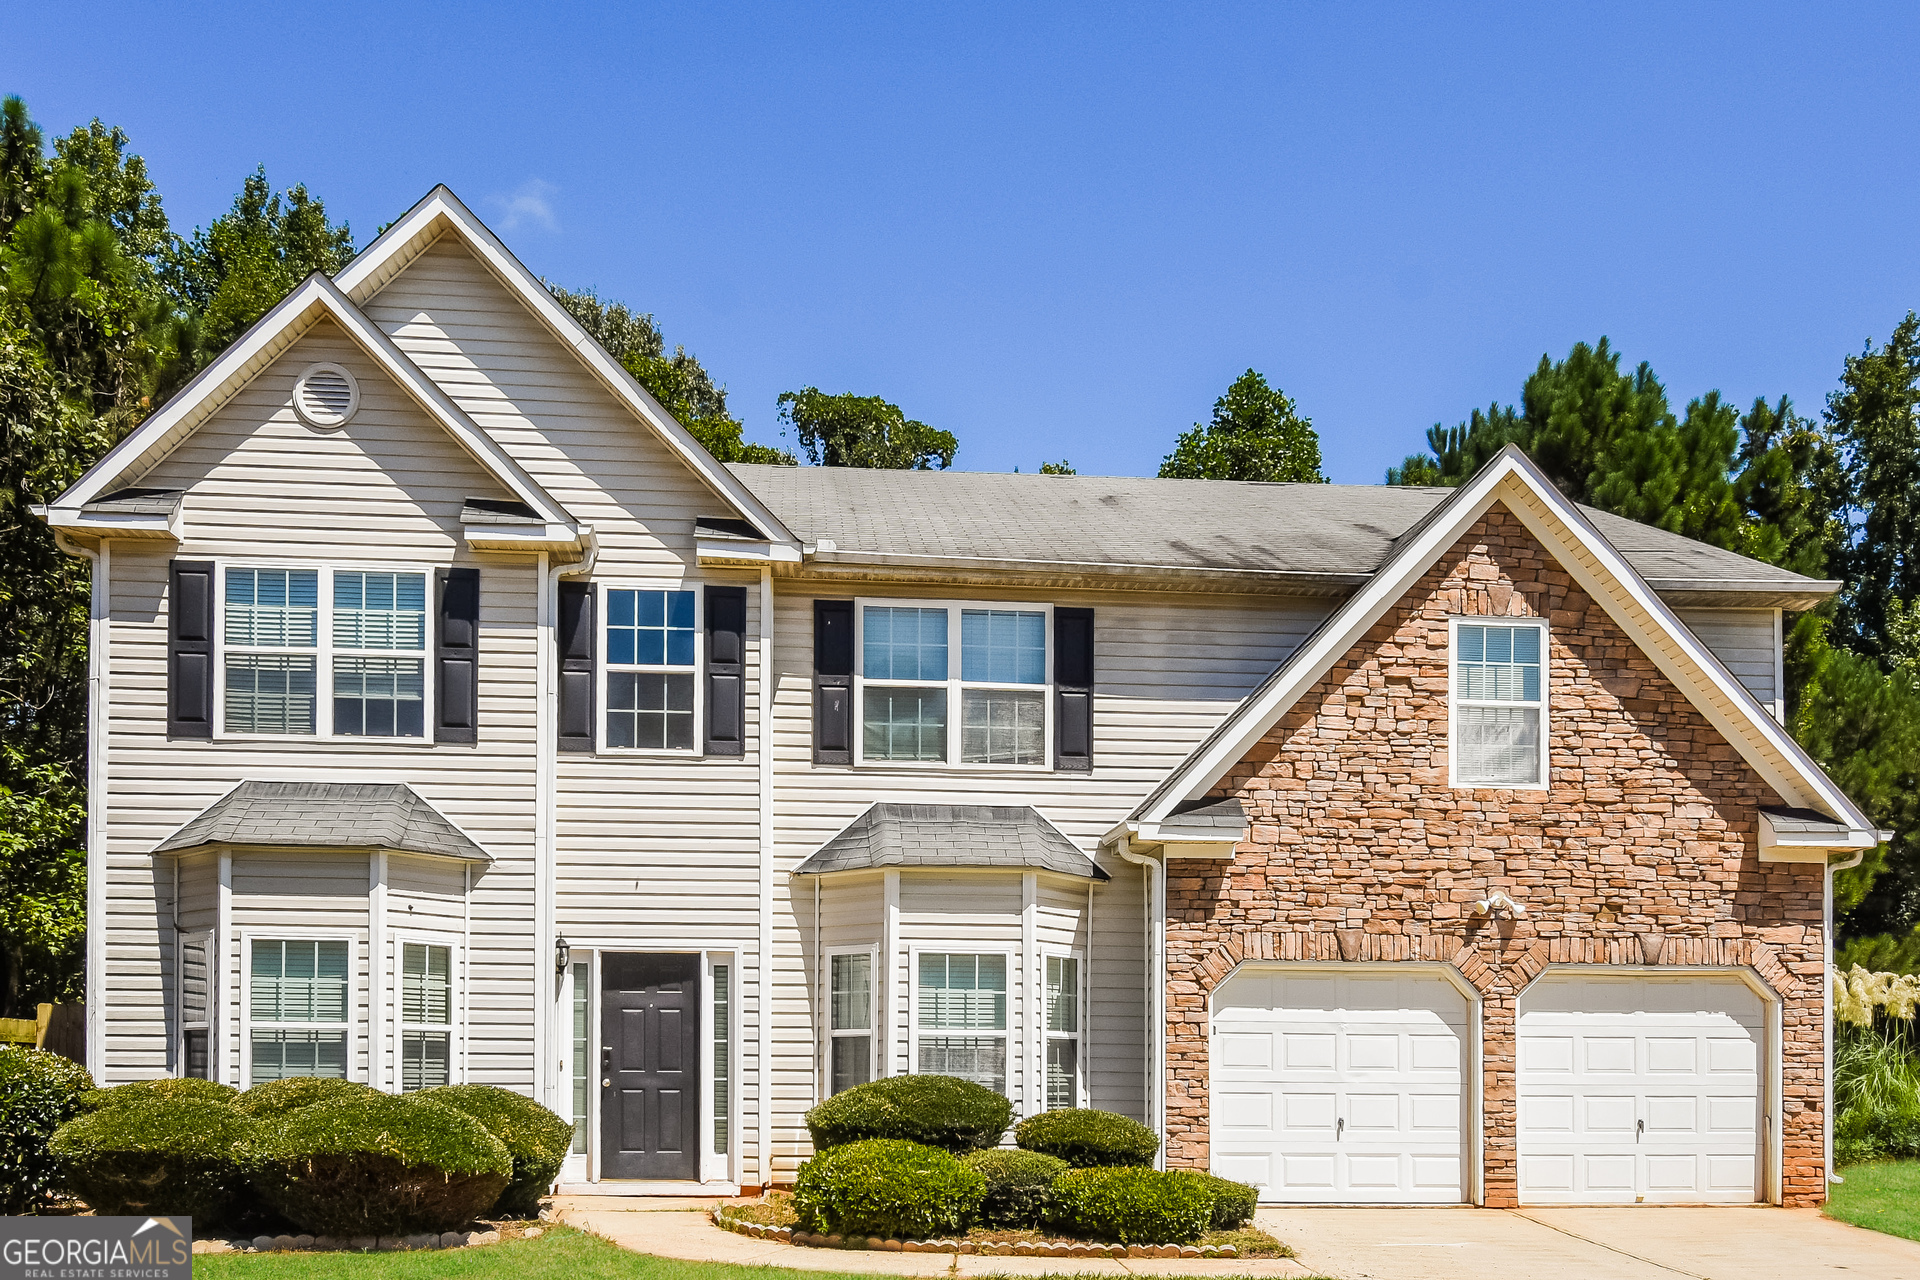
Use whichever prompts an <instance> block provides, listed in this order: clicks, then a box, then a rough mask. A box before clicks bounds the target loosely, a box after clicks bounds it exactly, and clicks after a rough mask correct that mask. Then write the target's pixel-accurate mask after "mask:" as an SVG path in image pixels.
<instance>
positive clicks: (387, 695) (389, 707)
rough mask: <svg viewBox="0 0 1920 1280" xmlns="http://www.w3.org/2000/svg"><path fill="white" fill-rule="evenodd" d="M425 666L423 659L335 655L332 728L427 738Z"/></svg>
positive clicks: (376, 735)
mask: <svg viewBox="0 0 1920 1280" xmlns="http://www.w3.org/2000/svg"><path fill="white" fill-rule="evenodd" d="M422 665H423V664H422V660H421V659H419V658H356V657H344V656H343V657H338V658H335V659H334V660H333V731H334V732H335V733H341V734H347V735H349V736H353V737H361V736H364V737H369V738H419V737H424V736H425V734H426V706H427V704H426V676H425V673H424V671H423V670H422Z"/></svg>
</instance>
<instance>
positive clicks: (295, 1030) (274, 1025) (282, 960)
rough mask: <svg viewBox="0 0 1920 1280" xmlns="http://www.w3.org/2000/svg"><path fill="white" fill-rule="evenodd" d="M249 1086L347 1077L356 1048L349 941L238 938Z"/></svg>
mask: <svg viewBox="0 0 1920 1280" xmlns="http://www.w3.org/2000/svg"><path fill="white" fill-rule="evenodd" d="M243 942H244V945H245V948H246V957H247V962H246V966H245V968H244V969H243V970H242V972H243V974H244V976H245V979H246V992H245V995H244V999H243V1003H242V1006H241V1008H242V1015H243V1021H244V1023H245V1026H244V1029H243V1035H244V1037H245V1044H246V1049H247V1084H248V1085H256V1084H263V1083H265V1082H266V1081H268V1080H280V1079H283V1078H285V1077H287V1076H322V1077H331V1078H333V1079H337V1080H345V1079H347V1078H348V1067H349V1063H350V1061H351V1058H352V1053H353V943H352V941H351V940H349V939H346V938H329V937H314V936H307V937H264V936H263V937H254V936H248V937H246V938H245V939H243Z"/></svg>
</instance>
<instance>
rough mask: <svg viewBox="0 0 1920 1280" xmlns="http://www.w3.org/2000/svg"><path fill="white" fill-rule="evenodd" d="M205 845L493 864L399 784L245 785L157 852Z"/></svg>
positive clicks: (457, 829)
mask: <svg viewBox="0 0 1920 1280" xmlns="http://www.w3.org/2000/svg"><path fill="white" fill-rule="evenodd" d="M203 845H270V846H276V847H281V848H285V847H289V846H291V847H295V848H309V849H389V850H393V851H396V852H399V853H420V854H427V855H429V856H432V857H438V858H458V859H460V860H461V861H463V862H492V861H493V859H492V858H491V857H490V856H489V855H488V854H487V851H486V850H485V849H482V848H481V847H480V846H479V845H477V844H475V843H474V842H473V841H472V840H470V839H468V838H467V836H466V834H465V833H463V832H462V831H461V830H460V829H459V828H458V827H456V826H454V825H453V824H452V823H451V822H448V821H447V820H446V818H444V817H442V816H441V814H440V812H439V810H437V809H435V808H434V807H433V806H432V805H430V804H428V803H427V802H426V801H425V800H422V799H421V798H420V797H419V796H418V795H417V794H415V793H414V790H413V788H411V787H409V786H406V785H405V784H404V783H398V782H243V783H241V784H240V785H239V786H237V787H235V788H234V789H233V790H232V791H229V792H228V793H227V794H226V795H225V796H223V797H221V798H220V799H219V800H217V801H215V802H214V804H213V805H212V806H211V807H210V808H208V809H207V811H206V812H204V813H202V814H200V815H199V816H198V817H196V818H194V819H193V820H192V821H190V822H188V823H187V824H186V825H185V826H183V827H181V828H180V829H179V830H178V831H176V832H174V833H173V834H172V835H170V836H168V837H167V838H166V839H165V840H162V841H161V842H160V844H159V845H158V846H157V847H156V848H155V849H154V852H155V853H177V852H179V851H181V850H183V849H195V848H199V847H201V846H203Z"/></svg>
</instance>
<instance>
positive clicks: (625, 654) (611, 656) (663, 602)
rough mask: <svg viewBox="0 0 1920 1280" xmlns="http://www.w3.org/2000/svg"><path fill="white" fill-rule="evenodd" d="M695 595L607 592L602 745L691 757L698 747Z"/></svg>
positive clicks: (634, 590) (621, 589)
mask: <svg viewBox="0 0 1920 1280" xmlns="http://www.w3.org/2000/svg"><path fill="white" fill-rule="evenodd" d="M699 612H700V610H699V594H698V593H697V592H695V591H693V590H690V589H660V588H642V587H609V588H607V591H606V608H605V614H606V621H605V623H604V626H603V630H604V636H605V641H606V644H605V646H604V647H603V648H602V649H601V652H602V653H604V654H605V655H606V661H605V662H604V663H603V664H602V673H601V682H602V689H601V694H602V696H601V700H600V704H601V706H603V707H604V708H605V711H604V712H603V713H602V717H603V718H602V726H603V727H602V735H601V745H602V747H603V748H604V749H606V750H610V751H671V752H692V751H694V750H695V744H696V743H698V742H699V741H700V725H699V699H698V698H697V697H696V696H695V694H696V692H697V690H698V688H699V674H700V673H699V665H700V645H699V643H698V641H699V636H700V628H699Z"/></svg>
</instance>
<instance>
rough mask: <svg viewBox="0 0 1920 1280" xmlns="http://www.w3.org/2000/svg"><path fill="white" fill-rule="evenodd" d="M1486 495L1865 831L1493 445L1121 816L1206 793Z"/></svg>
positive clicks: (1720, 720) (1144, 817) (1150, 816)
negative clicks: (1486, 457)
mask: <svg viewBox="0 0 1920 1280" xmlns="http://www.w3.org/2000/svg"><path fill="white" fill-rule="evenodd" d="M1496 503H1499V504H1503V505H1504V506H1505V507H1506V508H1507V509H1508V510H1509V511H1511V512H1512V513H1513V515H1514V516H1515V517H1516V518H1518V519H1519V521H1520V522H1521V523H1522V524H1523V525H1524V526H1525V527H1526V529H1527V531H1528V532H1529V533H1530V534H1532V536H1533V537H1534V538H1535V539H1537V540H1538V541H1539V542H1540V543H1541V545H1542V546H1544V547H1545V548H1546V549H1547V550H1548V552H1549V553H1551V554H1552V555H1553V556H1554V557H1555V558H1556V559H1557V560H1558V561H1559V562H1560V565H1561V567H1562V568H1563V569H1564V570H1565V571H1566V572H1567V573H1568V574H1569V575H1570V576H1571V577H1572V578H1573V580H1574V581H1575V583H1577V584H1578V585H1579V586H1580V588H1581V589H1582V590H1584V591H1585V592H1586V593H1587V594H1588V595H1589V596H1590V597H1592V598H1593V599H1594V600H1595V601H1596V602H1597V603H1598V604H1599V605H1600V607H1601V608H1602V609H1604V610H1605V611H1606V613H1607V614H1608V616H1609V617H1611V618H1612V619H1613V621H1614V622H1615V623H1616V624H1617V625H1618V626H1619V627H1620V628H1621V630H1622V631H1624V632H1625V633H1626V634H1627V636H1628V638H1629V639H1631V640H1632V641H1633V642H1634V644H1636V645H1637V646H1638V647H1639V648H1640V649H1641V650H1642V651H1643V652H1644V653H1645V654H1646V655H1647V656H1648V658H1649V659H1650V660H1651V661H1652V662H1653V663H1654V665H1655V666H1656V667H1658V668H1659V669H1660V671H1661V673H1662V674H1663V675H1665V676H1666V677H1667V679H1669V680H1670V681H1672V682H1673V684H1674V685H1675V686H1676V687H1677V688H1679V689H1680V691H1681V692H1682V693H1683V694H1684V695H1685V696H1686V698H1687V699H1688V701H1689V702H1691V703H1692V704H1693V706H1694V707H1695V708H1697V709H1698V710H1699V711H1700V713H1701V714H1702V715H1703V716H1705V717H1706V719H1707V721H1708V722H1709V723H1710V724H1712V725H1713V727H1714V729H1715V730H1716V731H1717V732H1718V733H1719V734H1720V735H1721V736H1722V737H1723V738H1725V739H1726V741H1727V742H1728V743H1730V744H1731V745H1732V746H1733V747H1734V749H1735V750H1737V751H1738V752H1739V753H1740V754H1741V756H1742V758H1743V759H1745V760H1746V761H1747V763H1748V764H1749V765H1750V766H1751V767H1752V768H1753V769H1754V771H1755V772H1756V773H1757V774H1759V775H1760V777H1761V778H1762V779H1763V780H1765V781H1766V783H1767V784H1768V785H1769V786H1771V787H1772V788H1773V789H1774V790H1775V791H1776V792H1778V793H1779V794H1780V795H1781V796H1782V797H1783V798H1784V799H1785V800H1786V802H1787V803H1788V804H1790V805H1793V806H1797V807H1804V808H1809V809H1815V810H1818V811H1821V812H1824V813H1829V814H1832V815H1834V816H1835V817H1837V818H1838V819H1839V820H1840V821H1841V822H1843V823H1845V824H1846V825H1847V826H1848V827H1849V828H1850V829H1852V830H1855V831H1861V832H1871V830H1872V824H1871V823H1870V822H1868V821H1867V819H1866V816H1865V815H1864V814H1862V813H1861V812H1860V811H1859V809H1858V808H1856V807H1855V806H1854V804H1853V802H1852V801H1850V800H1849V799H1848V798H1847V797H1846V795H1845V793H1843V792H1842V791H1841V790H1840V788H1839V787H1838V786H1836V785H1835V784H1834V782H1833V780H1832V779H1830V778H1828V777H1827V776H1826V774H1825V773H1824V772H1822V771H1821V769H1820V767H1819V766H1818V765H1817V764H1815V763H1814V761H1813V759H1812V758H1811V757H1810V756H1808V755H1807V754H1806V752H1805V750H1804V749H1802V748H1801V746H1800V745H1799V744H1798V743H1796V742H1795V741H1794V740H1793V738H1792V736H1791V735H1790V734H1788V732H1787V730H1786V728H1785V726H1783V725H1781V724H1780V723H1779V722H1778V721H1776V720H1774V718H1773V717H1772V715H1771V714H1770V713H1769V712H1768V711H1767V710H1766V709H1765V708H1763V707H1762V706H1761V705H1760V704H1759V703H1758V702H1757V701H1755V699H1754V697H1753V695H1752V694H1750V693H1748V692H1747V691H1746V689H1745V688H1743V687H1742V686H1741V685H1740V683H1739V681H1738V680H1736V679H1735V678H1734V677H1733V676H1732V674H1730V673H1729V672H1728V671H1727V670H1726V668H1725V667H1723V666H1722V665H1721V664H1720V662H1719V660H1718V659H1717V658H1715V657H1714V656H1713V654H1712V653H1711V652H1710V651H1709V650H1708V649H1707V647H1706V646H1705V645H1704V644H1702V643H1701V642H1700V641H1699V640H1698V639H1697V638H1696V637H1695V636H1694V635H1693V633H1692V632H1691V631H1689V630H1688V629H1687V627H1686V626H1685V624H1683V623H1682V622H1681V621H1680V620H1679V619H1678V618H1677V617H1676V616H1675V615H1674V613H1673V611H1672V610H1671V609H1670V608H1669V607H1668V606H1667V604H1666V603H1665V602H1664V601H1663V600H1662V599H1661V598H1660V596H1659V595H1657V594H1656V593H1655V592H1654V590H1653V588H1652V587H1650V586H1649V585H1648V583H1647V582H1646V580H1645V579H1644V578H1642V577H1641V576H1640V575H1639V574H1638V573H1637V572H1635V570H1634V568H1633V566H1632V565H1631V564H1630V563H1628V561H1627V559H1626V557H1625V556H1624V555H1622V554H1621V552H1620V551H1619V550H1618V549H1617V548H1615V547H1614V546H1613V545H1612V544H1611V543H1610V542H1608V541H1607V539H1606V538H1604V537H1602V536H1601V534H1600V532H1599V531H1598V530H1597V529H1596V528H1595V527H1594V525H1593V523H1592V522H1590V521H1589V520H1588V519H1587V518H1586V517H1585V515H1584V514H1582V512H1581V510H1580V509H1579V508H1578V507H1576V506H1575V505H1574V504H1573V503H1571V502H1569V501H1568V500H1567V499H1566V498H1565V496H1564V495H1562V494H1561V493H1560V492H1559V491H1558V490H1557V489H1555V488H1554V487H1553V485H1552V483H1551V482H1550V481H1548V480H1547V478H1546V476H1545V475H1543V474H1542V473H1541V472H1540V471H1539V470H1538V468H1536V467H1535V466H1534V465H1533V463H1532V462H1531V461H1529V460H1528V459H1527V457H1526V455H1525V454H1523V453H1521V452H1520V450H1519V449H1517V448H1515V447H1513V446H1508V447H1507V448H1505V449H1503V450H1501V452H1500V453H1499V454H1498V455H1496V456H1495V457H1494V459H1493V460H1492V461H1490V462H1489V463H1488V464H1487V465H1486V466H1485V467H1484V468H1482V469H1481V471H1480V472H1479V474H1477V475H1476V476H1474V477H1473V479H1471V480H1470V481H1468V482H1467V483H1466V484H1464V485H1462V486H1461V487H1460V488H1458V489H1456V490H1455V491H1454V492H1453V494H1452V495H1451V496H1450V497H1449V498H1447V499H1446V500H1445V501H1444V502H1442V503H1441V504H1440V505H1439V506H1437V507H1435V508H1434V509H1433V511H1431V512H1430V513H1428V515H1427V516H1426V518H1425V519H1423V520H1422V521H1420V522H1419V523H1418V524H1416V525H1415V526H1414V527H1413V528H1411V529H1409V530H1407V532H1406V533H1404V534H1403V535H1401V537H1400V538H1399V539H1398V540H1397V541H1396V542H1395V544H1394V548H1393V551H1392V552H1391V553H1390V554H1389V555H1388V557H1387V559H1386V561H1385V563H1383V564H1382V565H1381V566H1380V568H1379V570H1378V571H1377V572H1376V573H1375V575H1374V576H1373V578H1372V579H1371V580H1370V581H1369V582H1368V583H1367V585H1366V586H1365V587H1363V588H1361V589H1360V590H1359V591H1357V592H1355V593H1354V594H1353V595H1352V596H1350V597H1349V598H1348V599H1347V600H1346V602H1345V603H1344V604H1342V606H1341V607H1340V608H1339V609H1337V610H1336V611H1335V612H1334V613H1333V614H1332V615H1331V616H1330V617H1329V618H1328V619H1327V620H1326V622H1324V623H1323V624H1321V626H1320V628H1319V629H1318V630H1317V631H1315V632H1314V633H1313V635H1311V636H1310V637H1308V639H1307V641H1306V642H1305V643H1304V644H1302V645H1301V646H1300V648H1299V649H1297V650H1296V651H1295V652H1294V654H1293V656H1292V657H1290V658H1289V659H1288V660H1287V661H1286V662H1284V663H1282V664H1281V665H1280V667H1279V668H1278V669H1276V670H1275V671H1274V672H1273V674H1272V675H1270V676H1269V677H1268V678H1267V679H1266V681H1265V682H1264V683H1263V684H1261V686H1260V687H1259V688H1258V689H1256V690H1254V692H1253V693H1252V694H1251V695H1249V696H1248V698H1247V699H1246V701H1244V702H1243V703H1241V705H1240V706H1239V708H1238V709H1236V710H1235V711H1234V713H1233V714H1232V715H1230V716H1228V717H1227V719H1226V720H1225V721H1223V722H1222V723H1221V724H1220V726H1219V727H1218V728H1217V729H1215V730H1214V732H1213V733H1212V734H1210V735H1209V736H1208V737H1207V739H1206V740H1205V741H1204V742H1202V743H1201V744H1200V746H1199V747H1197V748H1195V749H1194V751H1193V753H1192V754H1191V755H1189V756H1188V757H1187V759H1186V760H1185V761H1183V762H1182V763H1181V764H1180V766H1179V767H1178V768H1176V769H1175V770H1174V771H1173V772H1172V773H1171V774H1169V775H1168V776H1167V777H1166V778H1165V779H1164V780H1162V782H1161V783H1160V785H1159V786H1157V787H1155V788H1154V790H1153V791H1152V792H1150V793H1149V794H1148V795H1147V797H1146V798H1145V799H1144V800H1142V801H1141V802H1140V804H1139V805H1138V806H1137V807H1136V808H1135V810H1134V811H1133V813H1132V814H1131V815H1130V816H1129V819H1128V820H1129V822H1131V823H1133V824H1135V825H1136V827H1137V828H1138V829H1139V830H1140V831H1141V832H1142V833H1143V834H1150V833H1152V832H1154V831H1156V830H1157V829H1158V827H1159V825H1160V824H1161V823H1163V822H1166V821H1167V820H1168V819H1169V818H1171V817H1173V816H1174V814H1175V813H1176V812H1177V811H1178V810H1179V809H1180V807H1181V806H1182V805H1183V804H1186V803H1188V802H1191V801H1193V800H1195V799H1198V798H1200V797H1202V796H1204V795H1206V794H1207V792H1208V791H1209V790H1210V789H1211V788H1212V787H1213V785H1214V784H1215V783H1216V782H1218V781H1219V779H1220V778H1221V777H1222V776H1224V775H1225V773H1226V772H1227V770H1228V769H1230V768H1232V767H1233V765H1234V764H1235V763H1236V762H1238V761H1239V760H1241V759H1242V758H1243V757H1245V756H1246V754H1247V753H1248V751H1250V750H1251V749H1252V748H1253V746H1254V745H1255V744H1256V743H1257V742H1259V740H1260V739H1261V738H1262V737H1263V736H1265V734H1266V733H1267V731H1268V730H1269V729H1271V728H1272V727H1273V725H1274V724H1275V722H1277V721H1278V720H1279V718H1280V717H1281V716H1282V715H1284V714H1285V713H1286V711H1287V710H1288V709H1289V708H1291V707H1292V706H1293V705H1294V703H1295V702H1296V701H1298V700H1299V698H1300V697H1302V696H1303V695H1304V694H1306V693H1307V691H1308V690H1310V689H1312V688H1313V686H1314V684H1315V683H1316V682H1318V680H1319V679H1320V677H1321V676H1322V675H1324V674H1325V673H1326V671H1327V670H1328V669H1329V668H1330V667H1332V666H1333V664H1334V663H1335V662H1337V661H1338V660H1339V659H1340V658H1341V657H1342V656H1343V655H1344V654H1346V653H1347V651H1348V650H1350V649H1351V648H1352V647H1353V646H1354V645H1355V644H1356V643H1358V642H1359V640H1360V639H1361V637H1363V636H1364V635H1365V634H1366V633H1367V631H1368V630H1369V629H1370V628H1371V627H1372V626H1373V624H1374V623H1375V622H1377V621H1378V620H1379V619H1380V618H1381V617H1382V616H1383V615H1384V614H1385V613H1386V612H1387V611H1388V610H1389V609H1391V608H1392V607H1393V606H1394V604H1395V603H1396V602H1397V601H1399V600H1400V599H1401V598H1402V597H1403V596H1404V595H1405V593H1406V592H1407V591H1408V590H1409V589H1411V588H1412V587H1413V585H1414V584H1415V583H1416V582H1417V581H1418V580H1419V579H1420V577H1421V576H1422V575H1423V574H1424V573H1425V572H1426V570H1427V569H1428V568H1429V567H1430V566H1431V565H1432V564H1433V563H1434V562H1435V561H1436V560H1437V559H1438V558H1439V557H1440V556H1441V555H1442V554H1444V553H1445V551H1446V550H1447V548H1449V547H1451V546H1452V545H1453V544H1454V542H1455V541H1456V540H1457V539H1458V538H1459V537H1460V535H1461V534H1462V533H1464V532H1465V531H1466V530H1467V529H1468V528H1469V527H1470V526H1472V524H1473V523H1474V522H1475V521H1477V520H1478V519H1480V517H1481V516H1482V515H1484V514H1485V513H1486V512H1487V511H1488V510H1489V509H1490V508H1491V507H1493V506H1494V505H1495V504H1496Z"/></svg>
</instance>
